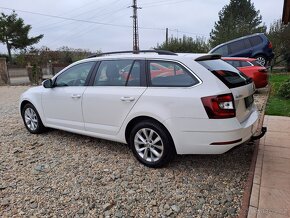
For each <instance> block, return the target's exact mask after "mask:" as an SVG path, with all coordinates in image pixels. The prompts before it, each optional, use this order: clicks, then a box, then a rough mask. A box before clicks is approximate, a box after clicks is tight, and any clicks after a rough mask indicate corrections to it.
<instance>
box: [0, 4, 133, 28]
mask: <svg viewBox="0 0 290 218" xmlns="http://www.w3.org/2000/svg"><path fill="white" fill-rule="evenodd" d="M0 8H1V9H6V10H11V11H19V12H22V13H28V14H34V15H39V16H45V17H53V18H58V19H62V20H72V21H77V22H84V23H94V24H99V25H104V26H116V27H126V28H131V26H129V25H120V24H112V23H103V22H97V21H90V20H83V19H76V18H69V17H62V16H58V15H51V14H44V13H39V12H32V11H26V10H18V9H12V8H6V7H0Z"/></svg>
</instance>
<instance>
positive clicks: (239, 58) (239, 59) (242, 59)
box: [222, 57, 256, 61]
mask: <svg viewBox="0 0 290 218" xmlns="http://www.w3.org/2000/svg"><path fill="white" fill-rule="evenodd" d="M222 60H227V61H255V60H256V59H255V58H245V57H222Z"/></svg>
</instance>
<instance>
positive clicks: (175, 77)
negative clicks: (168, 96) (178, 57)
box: [148, 61, 199, 87]
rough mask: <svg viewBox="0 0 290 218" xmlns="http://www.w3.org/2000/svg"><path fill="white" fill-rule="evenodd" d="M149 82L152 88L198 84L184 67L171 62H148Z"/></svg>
mask: <svg viewBox="0 0 290 218" xmlns="http://www.w3.org/2000/svg"><path fill="white" fill-rule="evenodd" d="M148 63H149V80H150V85H151V86H154V87H190V86H194V85H196V84H198V83H199V80H198V79H197V78H196V77H195V76H193V74H192V73H191V72H189V71H188V70H187V69H186V68H185V67H183V66H182V65H180V64H179V63H176V62H172V61H149V62H148Z"/></svg>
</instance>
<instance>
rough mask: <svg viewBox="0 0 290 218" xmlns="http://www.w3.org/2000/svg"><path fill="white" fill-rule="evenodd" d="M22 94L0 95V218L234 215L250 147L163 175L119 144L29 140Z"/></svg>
mask: <svg viewBox="0 0 290 218" xmlns="http://www.w3.org/2000/svg"><path fill="white" fill-rule="evenodd" d="M26 89H27V87H25V86H22V87H21V86H19V87H0V105H1V108H0V119H1V123H0V217H13V216H14V217H32V216H33V217H42V216H45V217H59V216H61V217H63V216H68V217H96V216H99V217H193V216H194V217H233V216H236V215H237V214H238V213H239V209H240V206H241V201H242V196H243V191H244V185H245V182H246V180H247V174H248V170H249V167H250V162H251V157H252V153H253V150H254V147H253V146H252V145H251V144H248V145H244V146H241V147H239V148H237V149H234V150H232V151H229V152H228V153H226V154H223V155H186V156H178V157H177V158H176V159H175V160H174V161H173V162H172V163H171V164H170V165H169V166H168V167H166V168H162V169H150V168H147V167H145V166H143V165H141V164H140V163H139V162H138V161H137V160H135V158H134V157H133V155H132V153H131V152H130V150H129V148H128V147H127V146H126V145H123V144H120V143H114V142H109V141H105V140H100V139H95V138H90V137H85V136H80V135H76V134H72V133H67V132H64V131H59V130H50V131H48V132H47V133H45V134H42V135H32V134H30V133H28V131H27V130H26V129H25V128H24V125H23V123H22V120H21V118H20V115H19V113H18V98H19V96H20V94H21V93H22V92H23V91H24V90H26ZM259 96H264V94H261V93H260V94H259V95H258V97H257V99H259V100H257V103H258V104H262V103H263V97H259ZM260 108H262V107H260Z"/></svg>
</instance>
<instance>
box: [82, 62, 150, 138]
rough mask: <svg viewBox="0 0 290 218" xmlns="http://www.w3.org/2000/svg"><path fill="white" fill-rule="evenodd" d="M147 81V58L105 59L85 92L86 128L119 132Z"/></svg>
mask: <svg viewBox="0 0 290 218" xmlns="http://www.w3.org/2000/svg"><path fill="white" fill-rule="evenodd" d="M128 70H129V72H128ZM145 81H146V78H145V64H144V61H140V60H135V61H134V60H104V61H102V62H101V63H100V65H99V67H98V71H97V74H96V76H95V78H94V81H93V84H92V86H89V87H88V88H87V89H86V90H85V92H84V95H83V116H84V123H85V130H86V131H89V132H93V133H97V134H105V135H116V134H117V133H118V131H119V129H120V127H121V126H122V123H123V121H124V120H125V118H126V117H127V115H128V113H129V112H130V110H131V109H132V108H133V106H134V105H135V104H136V102H137V101H138V99H139V98H140V96H141V95H142V94H143V93H144V91H145V90H146V88H147V87H146V86H145V84H146V82H145Z"/></svg>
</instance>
